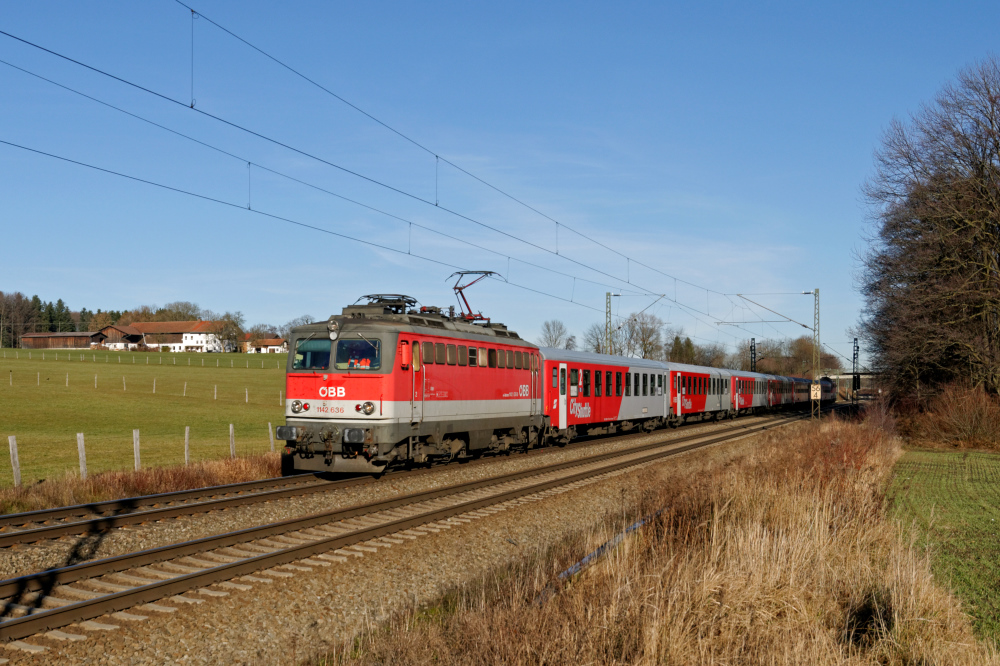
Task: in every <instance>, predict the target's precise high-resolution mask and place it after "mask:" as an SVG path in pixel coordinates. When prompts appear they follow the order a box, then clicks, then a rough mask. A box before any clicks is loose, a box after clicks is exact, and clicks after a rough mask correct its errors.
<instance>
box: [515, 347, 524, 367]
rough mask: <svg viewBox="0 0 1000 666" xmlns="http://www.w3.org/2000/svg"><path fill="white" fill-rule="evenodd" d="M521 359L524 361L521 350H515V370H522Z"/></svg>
mask: <svg viewBox="0 0 1000 666" xmlns="http://www.w3.org/2000/svg"><path fill="white" fill-rule="evenodd" d="M521 361H522V358H521V352H519V351H516V352H514V369H515V370H520V369H521V367H522V365H523V364H522V363H521Z"/></svg>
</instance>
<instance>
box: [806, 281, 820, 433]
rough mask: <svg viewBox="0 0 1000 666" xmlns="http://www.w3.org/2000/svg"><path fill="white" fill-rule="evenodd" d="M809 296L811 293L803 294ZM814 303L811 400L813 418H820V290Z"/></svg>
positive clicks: (815, 293) (815, 295)
mask: <svg viewBox="0 0 1000 666" xmlns="http://www.w3.org/2000/svg"><path fill="white" fill-rule="evenodd" d="M803 293H806V294H808V293H809V292H808V291H806V292H803ZM812 295H813V303H814V306H815V310H814V312H813V378H812V386H810V387H809V389H810V394H811V395H810V398H811V402H812V410H811V413H812V417H813V418H817V419H818V418H819V408H820V401H821V400H822V397H823V394H822V388H821V387H820V384H819V374H820V367H819V364H820V341H819V289H813V291H812Z"/></svg>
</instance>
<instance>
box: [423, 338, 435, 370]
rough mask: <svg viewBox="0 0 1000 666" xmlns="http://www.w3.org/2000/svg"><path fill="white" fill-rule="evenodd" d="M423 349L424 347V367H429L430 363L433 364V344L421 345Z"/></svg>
mask: <svg viewBox="0 0 1000 666" xmlns="http://www.w3.org/2000/svg"><path fill="white" fill-rule="evenodd" d="M423 347H424V350H423V351H424V364H425V365H430V364H431V363H433V362H434V343H433V342H425V343H424V344H423Z"/></svg>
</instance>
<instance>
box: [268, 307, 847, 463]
mask: <svg viewBox="0 0 1000 666" xmlns="http://www.w3.org/2000/svg"><path fill="white" fill-rule="evenodd" d="M456 291H458V288H456ZM459 296H460V297H461V292H460V291H459ZM358 300H359V302H358V303H356V304H354V305H351V306H348V307H346V308H344V309H343V312H342V314H340V315H334V316H331V317H330V318H329V319H328V320H326V321H322V322H318V323H313V324H308V325H305V326H300V327H297V328H295V329H293V331H292V334H291V340H290V342H289V345H290V347H289V349H290V352H291V353H289V355H288V366H287V376H286V384H287V388H286V400H285V419H286V424H285V425H283V426H279V427H278V428H277V431H276V435H277V437H278V439H280V440H284V442H285V451H284V453H283V454H282V473H283V474H285V475H288V474H297V473H302V472H336V473H372V474H379V473H381V472H383V471H385V470H386V469H387V468H388V467H391V466H398V465H413V464H424V463H432V462H435V461H449V460H456V459H463V458H468V457H476V456H479V455H482V454H484V453H488V452H497V453H504V452H510V451H513V450H519V449H526V448H532V447H537V446H546V445H552V444H556V445H560V444H565V443H568V442H570V441H572V440H573V439H576V438H578V437H585V436H591V435H603V434H613V433H618V432H628V431H650V430H654V429H656V428H661V427H665V426H671V427H672V426H677V425H680V424H682V423H685V422H692V421H708V420H721V419H724V418H734V417H736V416H740V415H744V414H754V413H759V412H764V411H772V410H777V409H788V408H801V407H804V406H807V405H808V404H809V402H810V384H811V382H810V381H809V380H807V379H802V378H798V377H782V376H777V375H768V374H761V373H753V372H742V371H737V370H724V369H720V368H710V367H701V366H695V365H684V364H679V363H670V362H662V361H652V360H647V359H639V358H629V357H624V356H611V355H607V354H593V353H587V352H581V351H569V350H565V349H555V348H546V347H538V346H537V345H534V344H532V343H530V342H528V341H526V340H522V339H521V338H520V337H519V336H518V335H517V333H515V332H513V331H511V330H508V329H507V327H506V326H504V325H502V324H497V323H493V322H491V321H490V320H489V319H486V318H484V317H483V316H482V315H481V314H472V313H471V310H470V311H469V312H468V313H467V312H466V309H465V308H461V312H460V313H458V314H456V313H455V310H454V308H449V310H448V311H444V310H442V309H441V308H436V307H426V306H425V307H417V301H416V300H415V299H414V298H411V297H409V296H403V295H399V294H373V295H370V296H364V297H362V298H361V299H358ZM361 301H366V302H364V303H361ZM459 303H460V307H461V303H462V300H460V301H459ZM466 305H467V302H466ZM820 389H821V393H822V402H824V403H829V402H833V401H834V400H835V399H836V387H835V386H834V384H833V382H831V381H830V380H829V379H826V378H824V379H822V380H821V381H820Z"/></svg>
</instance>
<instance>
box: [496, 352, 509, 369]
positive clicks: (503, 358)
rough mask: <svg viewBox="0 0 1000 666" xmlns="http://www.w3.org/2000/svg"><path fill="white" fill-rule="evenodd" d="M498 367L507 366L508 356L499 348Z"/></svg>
mask: <svg viewBox="0 0 1000 666" xmlns="http://www.w3.org/2000/svg"><path fill="white" fill-rule="evenodd" d="M497 367H498V368H506V367H507V357H506V355H505V354H504V353H503V350H502V349H498V350H497Z"/></svg>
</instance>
